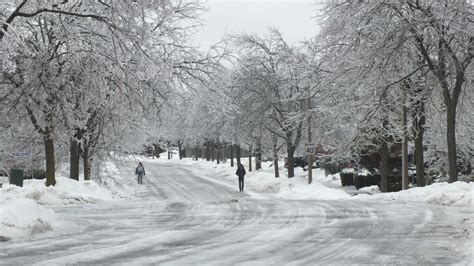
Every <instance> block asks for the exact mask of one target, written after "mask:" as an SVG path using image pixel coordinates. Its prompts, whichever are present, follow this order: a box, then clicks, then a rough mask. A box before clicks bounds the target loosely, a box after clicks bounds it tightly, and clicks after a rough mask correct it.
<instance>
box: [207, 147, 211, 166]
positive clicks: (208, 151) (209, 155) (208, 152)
mask: <svg viewBox="0 0 474 266" xmlns="http://www.w3.org/2000/svg"><path fill="white" fill-rule="evenodd" d="M210 160H211V145H209V142H206V161H208V162H209V161H210Z"/></svg>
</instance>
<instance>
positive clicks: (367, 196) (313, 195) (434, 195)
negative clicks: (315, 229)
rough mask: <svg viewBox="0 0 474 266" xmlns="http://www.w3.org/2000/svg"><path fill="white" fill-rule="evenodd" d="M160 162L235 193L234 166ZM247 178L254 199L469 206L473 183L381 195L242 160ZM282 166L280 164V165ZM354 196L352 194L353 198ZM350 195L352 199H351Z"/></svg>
mask: <svg viewBox="0 0 474 266" xmlns="http://www.w3.org/2000/svg"><path fill="white" fill-rule="evenodd" d="M161 161H162V162H169V163H177V162H178V161H179V164H186V165H191V166H193V168H194V169H195V170H196V172H198V173H199V174H200V176H202V177H203V178H208V179H212V180H213V181H215V182H218V183H221V184H224V185H226V186H228V187H231V188H235V189H236V190H238V181H237V176H236V175H235V171H236V169H235V167H234V168H232V167H230V164H229V162H227V163H225V164H219V165H217V164H216V162H207V161H205V160H201V159H199V161H193V160H191V159H190V158H185V159H183V160H179V159H178V158H177V156H176V157H175V158H173V159H172V160H167V159H164V158H163V159H162V160H161ZM242 162H243V164H244V167H245V169H247V175H246V176H245V191H246V192H247V193H249V194H251V195H252V196H255V197H277V198H284V199H318V200H338V199H343V200H344V199H354V200H359V199H363V200H394V201H395V200H396V201H405V202H426V203H432V204H438V205H455V206H472V205H473V201H472V198H473V195H474V183H465V182H455V183H452V184H448V183H435V184H432V185H430V186H426V187H415V188H410V189H408V190H404V191H399V192H392V193H381V192H380V190H379V189H378V187H377V186H371V187H365V188H362V189H360V190H356V189H355V188H354V187H353V186H351V187H342V185H341V181H340V178H339V176H338V175H329V176H326V175H325V174H324V171H323V170H320V169H313V183H312V184H310V185H308V184H307V179H306V176H307V172H305V171H303V170H302V169H301V168H295V177H294V178H291V179H288V177H287V171H286V169H285V168H282V167H280V178H275V177H274V172H273V171H274V169H273V166H272V162H262V169H260V170H258V171H252V172H250V171H248V163H247V162H248V159H245V160H242ZM282 165H283V164H282ZM354 194H355V195H354ZM351 195H354V196H351Z"/></svg>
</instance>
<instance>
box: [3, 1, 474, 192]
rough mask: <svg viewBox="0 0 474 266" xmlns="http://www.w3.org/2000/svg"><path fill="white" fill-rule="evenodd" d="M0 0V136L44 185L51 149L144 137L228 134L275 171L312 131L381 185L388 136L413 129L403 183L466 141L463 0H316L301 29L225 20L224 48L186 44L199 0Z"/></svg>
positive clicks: (467, 49) (125, 145)
mask: <svg viewBox="0 0 474 266" xmlns="http://www.w3.org/2000/svg"><path fill="white" fill-rule="evenodd" d="M0 9H1V12H0V21H1V23H2V26H1V31H0V43H1V48H0V49H1V57H2V64H1V68H2V72H1V75H0V84H1V85H0V86H1V87H0V90H1V93H2V94H1V95H2V97H1V99H0V101H1V104H2V106H3V107H4V108H2V110H1V112H2V115H3V116H2V117H4V119H2V120H1V121H0V122H1V123H0V126H2V127H3V129H4V130H2V133H1V134H2V143H1V146H2V148H3V149H2V150H4V151H9V152H7V153H6V154H8V153H10V154H11V153H13V151H12V150H14V149H18V143H24V145H25V146H28V145H30V146H32V145H33V146H37V143H38V142H41V143H42V145H43V147H44V148H43V150H44V154H45V158H46V170H47V185H54V183H55V169H56V166H55V162H56V161H57V158H56V157H57V154H58V153H59V154H60V155H61V156H62V157H67V158H69V162H70V177H71V178H74V179H78V176H79V165H80V163H79V162H80V159H81V158H82V160H83V165H84V170H83V171H84V176H85V178H86V179H88V178H90V171H91V162H92V161H91V160H92V158H94V157H95V158H97V157H98V156H103V155H107V154H108V153H109V152H110V151H113V150H115V151H131V150H133V149H137V148H138V149H140V148H141V147H142V144H144V143H145V142H156V141H158V140H165V141H166V142H170V143H171V142H174V143H176V144H177V145H179V146H187V147H194V148H196V147H197V146H200V145H202V144H204V143H206V144H207V146H209V145H210V144H211V143H212V145H213V146H216V145H217V146H218V147H222V146H223V145H227V146H230V147H233V148H236V150H235V151H240V147H242V148H244V149H246V150H248V151H250V152H251V154H255V155H256V156H257V162H259V161H260V160H261V157H262V154H266V155H267V156H268V157H273V160H274V162H275V163H274V166H275V176H279V173H278V158H279V156H280V155H282V154H286V156H287V157H288V166H289V167H288V177H293V176H294V169H293V158H294V155H295V154H296V153H300V152H301V146H302V145H301V144H302V143H304V142H307V141H308V139H309V137H310V136H311V139H312V140H313V142H316V143H319V144H323V145H324V146H326V147H331V150H332V152H333V157H336V156H339V157H344V158H346V157H363V156H366V155H371V154H378V155H380V157H381V166H378V168H379V170H380V171H381V175H382V190H384V189H386V181H387V177H388V175H389V173H388V169H389V167H388V166H387V165H388V157H389V154H390V148H391V147H392V146H393V145H394V144H399V143H405V144H406V143H407V142H408V141H413V142H414V146H415V153H416V156H415V158H416V167H417V175H418V182H419V184H418V185H424V184H425V179H424V177H423V174H424V173H425V167H426V165H427V162H428V161H434V162H432V163H430V165H436V166H439V168H446V169H448V175H449V181H450V182H453V181H456V180H457V179H458V176H457V175H458V168H459V160H458V159H459V158H464V159H465V160H467V161H471V160H472V157H473V154H474V148H473V143H474V142H473V136H474V134H472V133H473V128H472V124H473V117H474V116H473V110H474V108H473V100H474V99H473V98H474V95H473V90H472V87H473V83H472V80H473V73H474V71H473V66H472V64H471V62H472V59H473V57H474V37H473V36H474V26H473V23H472V21H473V6H472V5H471V4H469V3H468V1H451V2H446V3H435V2H431V1H430V2H420V1H417V0H408V1H399V2H387V1H382V2H372V1H337V2H334V3H327V4H325V8H324V9H323V10H322V13H323V15H322V19H321V24H322V28H321V32H320V34H319V35H318V36H316V37H315V38H314V39H313V40H310V41H307V42H304V43H300V44H297V45H293V44H289V43H288V42H286V41H285V39H284V37H283V36H282V34H281V33H280V32H279V31H278V30H277V29H270V30H269V32H268V34H267V35H265V36H257V35H246V34H242V35H233V36H228V37H227V38H226V39H225V40H224V43H225V44H227V45H228V46H230V47H232V48H233V50H234V52H233V53H232V54H228V53H227V50H226V49H224V48H220V47H217V46H216V47H212V48H211V49H210V51H209V52H208V53H206V54H201V53H199V52H197V51H196V49H195V48H194V47H193V46H192V45H191V43H192V33H193V32H194V31H195V29H196V27H197V26H198V25H199V13H200V12H201V11H202V10H203V8H202V5H201V3H200V2H199V1H162V0H156V1H144V0H143V1H139V0H135V1H112V0H110V1H105V0H103V1H93V0H61V1H60V0H47V1H34V0H17V1H6V0H4V1H1V2H0ZM224 57H226V58H227V59H229V60H228V63H226V65H227V66H228V67H226V68H224V67H222V65H221V63H220V62H221V59H222V58H224ZM308 120H309V122H310V123H307V122H305V121H308ZM309 125H312V126H311V127H312V130H311V131H310V132H308V133H307V129H308V128H309ZM9 132H10V133H11V134H10V133H9ZM32 133H34V134H32ZM403 146H404V147H405V148H404V150H405V151H406V147H407V145H403ZM195 150H197V149H195ZM445 151H447V152H445ZM237 157H238V156H237ZM444 158H447V160H444ZM445 161H446V162H447V165H446V166H444V165H443V163H444V162H445Z"/></svg>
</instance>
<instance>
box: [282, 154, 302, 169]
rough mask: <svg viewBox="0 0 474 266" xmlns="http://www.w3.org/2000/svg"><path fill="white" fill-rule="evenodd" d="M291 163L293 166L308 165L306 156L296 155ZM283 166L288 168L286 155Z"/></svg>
mask: <svg viewBox="0 0 474 266" xmlns="http://www.w3.org/2000/svg"><path fill="white" fill-rule="evenodd" d="M293 165H294V167H302V168H304V167H305V166H306V165H308V161H307V160H306V157H302V156H298V157H294V158H293ZM285 168H288V157H285Z"/></svg>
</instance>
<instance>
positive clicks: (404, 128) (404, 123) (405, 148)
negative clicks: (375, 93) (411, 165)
mask: <svg viewBox="0 0 474 266" xmlns="http://www.w3.org/2000/svg"><path fill="white" fill-rule="evenodd" d="M406 89H407V88H406V87H404V89H403V106H402V132H403V136H402V190H405V189H408V141H407V107H406V101H407V90H406Z"/></svg>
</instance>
